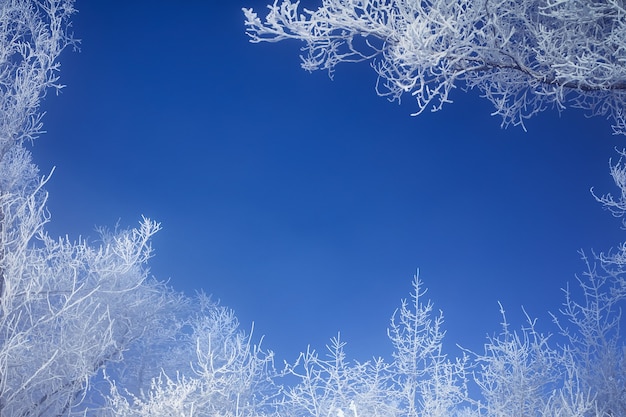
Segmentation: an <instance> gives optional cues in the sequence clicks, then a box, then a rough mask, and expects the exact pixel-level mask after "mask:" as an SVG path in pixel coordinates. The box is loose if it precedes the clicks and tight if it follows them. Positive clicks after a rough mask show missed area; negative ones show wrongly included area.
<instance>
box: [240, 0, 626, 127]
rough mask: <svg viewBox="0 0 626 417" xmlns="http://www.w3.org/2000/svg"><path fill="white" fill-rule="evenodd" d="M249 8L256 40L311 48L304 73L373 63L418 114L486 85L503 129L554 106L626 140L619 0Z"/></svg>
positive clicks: (335, 2) (386, 89)
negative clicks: (604, 122) (598, 119)
mask: <svg viewBox="0 0 626 417" xmlns="http://www.w3.org/2000/svg"><path fill="white" fill-rule="evenodd" d="M268 8H269V13H268V14H267V16H266V17H265V18H264V20H261V18H260V17H259V16H258V15H257V13H255V12H254V11H253V10H252V9H243V10H244V13H245V17H246V26H247V33H248V35H249V36H250V38H251V40H252V42H277V41H281V40H284V39H296V40H300V41H303V42H305V43H306V46H305V47H304V48H303V49H304V50H305V51H306V54H304V55H303V56H302V60H303V62H302V66H303V68H305V69H307V70H309V71H312V70H316V69H325V70H328V71H329V72H331V73H332V71H333V70H334V68H335V66H336V65H337V64H339V63H341V62H355V61H370V62H371V64H372V66H373V67H374V69H375V70H376V71H377V73H378V75H379V81H378V84H377V91H378V93H379V94H380V95H384V96H388V97H389V98H390V99H392V100H393V99H400V97H401V96H402V95H403V94H405V93H408V94H411V95H412V96H413V97H414V98H415V99H416V101H417V111H416V112H415V114H420V113H421V112H423V111H424V110H426V109H432V110H439V109H441V107H442V105H443V104H444V103H447V102H449V101H450V99H449V95H450V92H451V90H452V89H453V88H455V87H456V86H461V87H469V88H473V87H476V88H478V89H479V90H480V91H481V93H482V94H483V95H484V96H485V97H486V98H487V99H489V100H490V101H491V102H492V103H493V105H494V106H495V112H494V114H498V115H500V116H501V117H502V119H503V122H502V124H503V126H506V125H509V124H513V125H522V126H523V122H524V120H525V119H527V118H529V117H531V116H533V115H535V114H537V113H538V112H540V111H542V110H544V109H545V108H547V107H553V106H555V107H557V109H563V108H565V106H566V105H571V106H573V107H580V108H583V109H585V110H587V111H588V112H589V113H590V114H592V115H601V116H607V117H608V118H609V119H611V120H612V122H613V129H614V132H615V133H619V134H626V114H625V108H624V102H626V9H625V8H624V3H623V1H621V0H609V1H587V0H478V1H476V0H452V1H450V0H428V1H412V0H322V5H321V6H320V7H319V8H317V10H309V9H306V8H301V7H300V4H299V1H293V0H282V1H280V2H279V1H278V0H276V1H274V3H273V4H272V5H269V6H268Z"/></svg>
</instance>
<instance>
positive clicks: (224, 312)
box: [99, 295, 277, 417]
mask: <svg viewBox="0 0 626 417" xmlns="http://www.w3.org/2000/svg"><path fill="white" fill-rule="evenodd" d="M199 300H200V301H201V303H200V305H197V306H196V308H197V310H196V312H195V313H193V314H192V317H190V318H189V319H188V320H185V321H183V322H181V326H180V331H179V332H178V333H177V336H178V337H177V338H176V339H175V340H173V341H172V343H169V345H168V348H167V349H165V350H163V351H162V354H161V355H160V356H159V362H158V365H159V368H153V369H160V371H159V372H158V374H156V375H154V376H153V377H152V378H151V379H150V381H149V384H146V385H145V386H144V387H143V388H141V389H139V390H138V391H135V392H132V391H131V390H130V389H129V387H128V386H124V385H121V384H119V383H117V382H116V381H115V380H114V379H109V381H110V393H109V395H107V396H106V398H105V401H106V407H105V408H104V409H103V410H104V411H103V412H102V413H101V414H99V415H102V416H110V417H169V416H190V417H191V416H193V417H204V416H207V417H208V416H232V417H248V416H259V415H262V414H263V412H264V410H268V411H269V412H271V410H272V408H271V407H268V404H267V400H268V398H270V397H272V396H273V395H275V393H276V391H277V389H276V387H274V386H273V384H272V381H271V376H272V374H273V362H272V360H273V355H272V353H271V352H264V351H263V350H261V347H260V342H259V344H256V345H255V344H253V343H252V334H245V333H244V332H243V331H241V330H240V329H239V323H238V321H237V318H236V317H235V315H234V313H233V312H232V311H231V310H229V309H227V308H225V307H222V306H219V305H217V304H214V303H211V302H202V301H203V300H206V298H205V297H204V296H202V295H200V297H199ZM150 348H151V349H154V348H155V345H154V344H152V345H151V346H150Z"/></svg>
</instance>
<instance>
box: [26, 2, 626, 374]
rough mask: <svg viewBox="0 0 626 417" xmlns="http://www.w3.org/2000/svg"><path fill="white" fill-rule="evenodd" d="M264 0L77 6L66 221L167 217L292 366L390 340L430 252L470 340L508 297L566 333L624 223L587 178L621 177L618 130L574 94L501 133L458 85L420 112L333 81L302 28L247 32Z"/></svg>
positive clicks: (48, 161)
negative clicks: (570, 295)
mask: <svg viewBox="0 0 626 417" xmlns="http://www.w3.org/2000/svg"><path fill="white" fill-rule="evenodd" d="M265 4H266V3H265V2H264V1H258V0H247V1H245V2H241V1H204V2H201V1H182V2H178V3H175V4H174V3H172V2H165V1H147V0H134V1H132V2H128V1H119V0H112V1H78V3H77V7H78V9H79V13H78V14H77V15H76V16H75V19H74V25H73V29H74V31H75V34H76V36H77V37H78V38H80V39H82V43H81V50H82V51H81V52H80V53H72V52H70V51H68V52H66V53H64V55H63V57H62V73H61V74H62V82H63V83H65V84H67V88H66V89H64V90H63V92H62V94H60V95H59V96H58V97H54V96H52V95H50V96H49V97H48V98H47V99H46V101H45V103H44V108H45V110H46V111H47V115H46V117H45V128H46V130H47V131H48V133H47V134H46V135H45V136H43V137H42V138H41V139H39V140H38V141H37V143H36V145H35V146H34V148H33V149H34V153H35V158H36V161H37V163H38V164H39V165H40V167H41V169H42V171H43V172H48V171H49V170H50V169H51V168H52V166H56V171H55V173H54V176H53V179H52V180H51V182H50V183H49V185H48V190H49V191H50V200H49V208H50V211H51V214H52V221H51V223H50V224H49V226H48V230H49V231H50V233H51V234H52V235H65V234H68V235H69V236H70V237H72V238H77V237H78V236H79V235H82V236H92V237H95V235H96V233H95V232H94V227H95V226H113V225H114V224H115V223H116V222H117V221H118V220H119V221H120V224H121V225H123V226H134V225H135V224H137V221H138V220H139V219H140V216H141V215H142V214H144V215H146V216H149V217H151V218H153V219H156V220H158V221H160V222H162V225H163V228H164V229H163V230H162V231H161V232H160V233H159V234H158V235H157V236H156V237H155V239H154V248H155V257H154V258H153V260H152V262H151V271H152V273H153V274H154V275H155V276H156V277H157V278H159V279H169V282H170V284H171V285H172V286H173V287H175V288H176V289H178V290H181V291H185V292H187V293H189V294H193V293H194V291H196V290H200V289H203V290H204V291H206V292H207V293H210V294H213V295H214V297H215V298H217V299H220V300H221V302H222V303H223V304H225V305H227V306H229V307H232V308H233V309H235V311H236V313H237V315H238V317H239V319H240V321H241V323H242V326H243V328H244V329H249V328H250V325H251V323H252V322H254V323H255V334H256V335H257V336H260V335H265V340H264V345H265V347H266V348H269V349H272V350H274V351H275V352H276V353H277V355H278V357H279V363H280V360H281V359H282V358H287V359H294V358H295V357H296V356H297V353H298V352H299V351H301V350H303V349H306V346H307V344H311V345H312V346H313V347H316V348H323V346H324V345H325V344H326V343H327V341H328V339H329V338H330V337H332V336H334V335H336V333H337V331H339V330H340V331H341V333H342V338H343V339H345V340H346V341H348V343H349V345H348V351H349V352H351V353H352V356H353V357H356V358H358V359H367V358H368V357H371V356H372V355H387V354H388V353H389V350H390V346H389V344H388V342H387V339H386V328H387V325H388V321H389V318H390V316H391V314H392V313H393V311H394V309H395V308H396V307H397V306H398V304H399V300H400V299H401V298H404V297H407V296H408V294H409V291H410V290H411V279H412V276H413V274H414V272H415V270H416V268H418V267H419V268H420V274H421V278H422V279H423V280H424V281H425V285H426V286H427V287H428V288H429V292H428V296H429V297H430V298H431V299H432V300H433V301H434V302H435V307H436V308H437V309H442V310H443V311H444V314H445V317H446V329H447V330H448V337H447V342H446V343H447V345H448V346H449V347H450V351H451V352H453V353H456V352H458V351H457V350H456V348H455V344H456V343H459V344H461V345H463V346H465V347H469V348H473V349H481V347H482V344H483V342H484V340H485V336H486V335H487V334H493V333H497V332H498V331H499V327H498V326H499V323H500V321H501V319H500V316H499V313H498V304H497V302H498V301H500V302H502V303H503V305H504V307H505V308H506V309H507V312H508V316H509V319H510V320H511V321H512V322H513V324H514V325H516V326H517V325H520V324H521V318H522V313H521V308H520V307H521V306H522V305H524V306H525V308H526V309H527V311H528V312H529V314H531V315H532V316H537V317H539V319H540V321H539V325H540V327H541V328H545V329H549V328H550V327H549V316H548V314H547V312H548V310H551V311H556V310H557V309H558V308H559V306H560V304H561V302H562V300H563V298H562V294H561V291H560V288H561V287H563V286H564V285H565V284H566V283H567V282H568V281H573V279H574V274H575V273H577V272H580V271H581V270H582V268H583V264H582V263H581V262H580V260H579V254H578V253H577V251H578V250H579V249H581V248H583V249H591V248H595V249H598V250H605V249H608V248H610V247H612V246H615V245H616V244H618V243H619V241H620V239H622V238H623V235H622V231H621V230H620V229H619V225H620V223H619V221H618V220H616V219H614V218H612V217H611V216H610V214H609V213H607V212H605V211H603V210H602V209H601V207H600V206H599V205H598V204H597V203H595V202H594V200H593V198H592V197H591V195H590V193H589V188H590V187H591V186H596V188H597V190H598V191H600V192H604V191H613V188H611V180H610V178H609V176H608V158H609V157H611V156H614V153H613V147H615V146H616V145H618V146H623V144H624V139H623V137H615V136H612V135H611V129H610V126H609V123H608V122H607V121H606V120H604V119H602V118H591V119H588V118H585V117H584V115H583V114H582V113H581V112H579V111H577V110H568V111H566V112H564V113H563V114H562V115H561V116H560V117H559V115H558V113H557V112H556V111H547V112H545V113H544V114H542V115H540V116H539V117H536V118H534V119H532V120H530V121H529V122H528V123H527V128H528V132H527V133H525V132H524V131H523V130H522V129H521V128H509V129H507V130H502V129H501V128H500V120H499V119H498V118H495V117H492V116H490V113H491V111H492V107H491V104H490V103H488V102H487V101H485V100H483V99H481V98H479V97H478V93H477V92H470V93H464V92H462V91H461V90H460V89H459V90H458V91H455V92H454V93H453V95H452V99H453V100H454V104H451V105H448V106H446V107H445V108H444V110H443V111H441V112H437V113H425V114H423V115H421V116H419V117H411V116H410V113H411V112H413V111H414V110H415V108H416V107H415V105H414V103H413V102H412V100H411V97H408V96H407V97H405V99H404V101H403V103H402V105H400V106H399V105H398V104H396V103H389V102H388V101H386V100H385V99H384V98H380V97H378V96H377V95H376V94H375V91H374V84H375V81H376V75H375V73H374V71H373V70H372V69H371V68H370V67H369V66H368V64H366V63H363V64H351V65H343V66H340V67H338V68H337V71H336V74H335V78H334V80H332V81H331V80H330V79H329V78H328V76H327V74H326V73H323V72H317V73H313V74H309V73H307V72H305V71H303V70H301V69H300V68H299V58H298V54H299V52H300V51H299V48H300V47H301V46H302V45H301V44H299V43H297V42H283V43H279V44H261V45H254V44H250V43H249V42H248V38H247V36H246V35H245V32H244V25H243V14H242V12H241V7H244V6H245V7H254V8H255V9H257V11H258V12H260V13H263V14H264V13H265V10H264V8H265ZM313 4H314V3H313Z"/></svg>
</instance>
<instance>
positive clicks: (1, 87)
mask: <svg viewBox="0 0 626 417" xmlns="http://www.w3.org/2000/svg"><path fill="white" fill-rule="evenodd" d="M73 13H74V8H73V0H42V1H27V0H7V1H3V2H0V415H2V416H8V417H9V416H10V417H13V416H20V417H27V416H60V415H71V414H72V413H74V412H78V411H82V410H83V409H84V407H85V406H87V404H88V403H89V401H90V397H91V392H90V382H91V381H92V379H93V377H94V376H95V375H96V374H97V373H98V372H99V371H100V370H101V369H102V368H106V367H107V366H108V365H110V364H114V363H116V362H119V361H122V360H123V358H124V353H125V351H126V350H127V349H129V348H130V347H132V346H133V344H134V343H135V342H136V341H137V340H138V339H140V338H146V337H148V338H149V337H151V336H153V337H157V338H158V337H165V336H166V329H165V328H164V326H163V324H164V319H163V317H162V316H161V314H162V313H163V312H164V311H166V310H168V309H174V308H176V307H177V306H178V305H182V303H181V300H180V297H178V296H176V295H175V294H174V293H173V292H171V290H169V289H168V288H166V287H165V286H164V285H163V284H162V283H159V282H157V281H154V280H151V279H148V269H147V268H146V261H147V259H148V258H149V257H150V253H151V248H150V238H151V236H152V235H153V234H154V233H155V232H157V231H158V229H159V225H158V223H155V222H153V221H151V220H148V219H143V220H142V221H141V223H140V225H139V227H137V228H135V229H130V230H121V231H116V232H114V233H112V232H107V231H103V232H102V233H101V237H100V238H101V243H99V244H97V245H92V244H89V243H88V242H87V241H86V240H82V239H81V240H79V241H78V242H73V241H70V240H69V239H68V238H62V239H53V238H51V237H50V236H48V235H47V234H46V233H45V231H44V229H43V227H44V224H45V223H46V222H47V221H48V218H49V215H48V212H47V211H46V198H47V194H46V192H45V190H44V188H43V187H44V185H45V183H46V181H47V180H48V178H49V176H44V177H42V176H40V175H39V173H38V170H37V167H36V166H35V165H34V164H33V163H32V159H31V155H30V153H29V151H28V150H27V149H26V147H25V146H26V145H28V142H30V141H32V140H33V139H35V138H36V136H37V135H38V134H39V133H41V126H42V125H41V119H42V113H41V111H40V109H39V106H40V101H41V99H42V98H43V97H44V96H45V95H46V92H47V91H49V90H50V89H52V90H54V89H59V88H61V85H60V84H59V83H58V81H59V78H58V71H59V62H58V57H59V55H60V54H61V52H62V51H63V50H64V49H65V48H66V47H67V46H70V45H72V44H74V41H73V39H72V37H71V34H70V33H68V27H69V18H70V16H71V15H72V14H73ZM161 334H163V336H161Z"/></svg>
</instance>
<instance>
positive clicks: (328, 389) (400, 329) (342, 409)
mask: <svg viewBox="0 0 626 417" xmlns="http://www.w3.org/2000/svg"><path fill="white" fill-rule="evenodd" d="M421 287H422V283H421V282H420V281H419V279H418V277H417V276H416V277H415V280H414V282H413V290H414V292H413V293H412V294H411V296H412V300H411V302H410V303H409V302H407V301H403V302H402V305H401V307H400V309H399V310H398V312H397V315H394V316H393V318H392V320H391V326H390V328H389V338H390V340H391V342H392V344H393V346H394V353H393V358H394V360H393V361H392V362H391V363H386V362H385V361H384V360H383V359H382V358H377V359H373V360H371V361H367V362H365V363H359V362H350V361H348V360H347V359H346V354H345V352H344V346H345V343H344V342H341V340H340V339H339V337H337V338H334V339H332V340H331V344H330V345H328V346H327V348H328V355H327V358H320V357H319V356H318V354H317V353H316V352H315V351H312V350H307V352H306V353H303V354H301V355H300V358H299V359H298V360H297V361H296V362H295V363H294V364H293V365H291V364H288V365H287V366H286V368H285V371H284V373H285V374H286V375H290V376H296V377H297V378H298V380H299V383H298V384H297V385H295V386H293V387H291V388H288V389H287V390H286V394H285V398H284V400H283V401H282V402H281V404H280V407H279V410H280V411H281V415H283V414H284V415H298V416H311V417H321V416H329V415H335V416H339V417H342V416H350V417H358V416H359V415H361V416H407V417H417V416H433V417H436V416H440V417H444V416H449V415H452V412H453V411H454V409H455V407H456V406H457V405H458V404H460V403H462V402H463V401H464V400H465V399H466V398H467V394H466V381H465V361H464V360H457V361H450V360H449V359H448V358H447V357H446V355H445V354H443V353H442V340H443V336H444V334H443V332H442V331H441V328H440V326H441V324H442V322H443V318H442V316H441V315H440V316H438V317H436V318H435V319H434V320H433V319H432V318H431V315H432V304H431V303H430V302H427V303H423V302H422V296H423V290H422V288H421Z"/></svg>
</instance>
